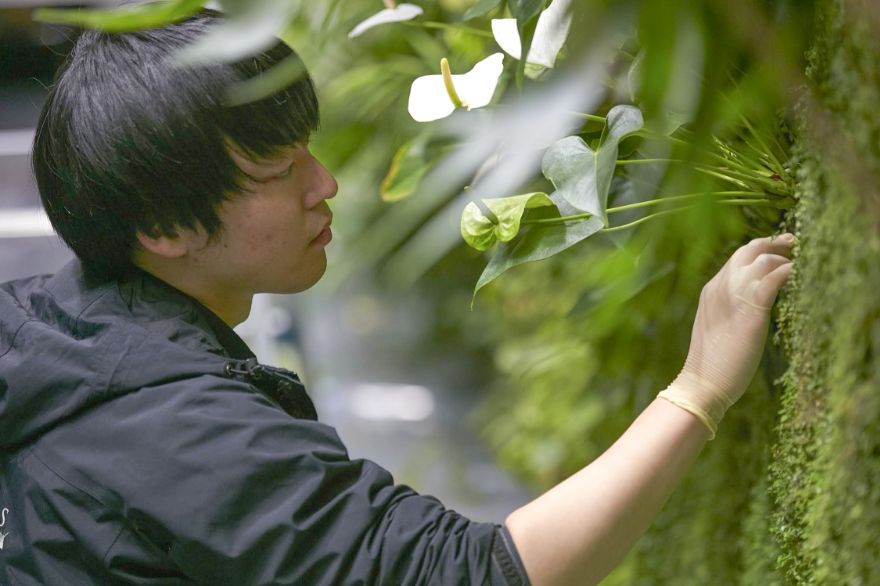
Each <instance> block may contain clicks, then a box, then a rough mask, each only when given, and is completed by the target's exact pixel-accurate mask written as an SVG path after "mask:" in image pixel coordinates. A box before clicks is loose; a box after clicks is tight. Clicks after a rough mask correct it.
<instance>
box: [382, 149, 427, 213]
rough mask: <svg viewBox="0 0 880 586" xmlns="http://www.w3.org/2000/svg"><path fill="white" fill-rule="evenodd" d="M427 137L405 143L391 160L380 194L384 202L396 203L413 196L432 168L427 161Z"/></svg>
mask: <svg viewBox="0 0 880 586" xmlns="http://www.w3.org/2000/svg"><path fill="white" fill-rule="evenodd" d="M426 138H427V137H425V136H417V137H416V138H414V139H412V140H410V141H407V142H405V143H404V144H403V145H402V146H401V147H400V148H399V149H397V152H396V153H394V157H393V158H392V159H391V166H390V167H389V168H388V174H387V175H385V179H383V180H382V185H381V186H380V188H379V193H380V194H381V196H382V200H383V201H387V202H395V201H400V200H402V199H406V198H407V197H409V196H410V195H412V194H413V193H414V192H415V190H416V188H417V187H418V186H419V183H420V182H421V180H422V177H424V176H425V173H427V172H428V169H429V168H430V164H429V161H428V160H427V152H426Z"/></svg>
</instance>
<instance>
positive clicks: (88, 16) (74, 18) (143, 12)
mask: <svg viewBox="0 0 880 586" xmlns="http://www.w3.org/2000/svg"><path fill="white" fill-rule="evenodd" d="M204 4H205V0H170V1H169V2H150V3H147V4H135V5H129V6H121V7H119V8H113V9H80V8H40V9H38V10H37V11H36V12H35V13H34V20H36V21H39V22H46V23H49V24H66V25H73V26H80V27H85V28H95V29H101V30H104V31H107V32H111V33H118V32H127V31H135V30H142V29H147V28H155V27H159V26H162V25H165V24H168V23H171V22H177V21H180V20H183V19H185V18H187V17H188V16H191V15H193V14H195V13H196V12H198V11H199V10H200V9H201V8H202V6H203V5H204Z"/></svg>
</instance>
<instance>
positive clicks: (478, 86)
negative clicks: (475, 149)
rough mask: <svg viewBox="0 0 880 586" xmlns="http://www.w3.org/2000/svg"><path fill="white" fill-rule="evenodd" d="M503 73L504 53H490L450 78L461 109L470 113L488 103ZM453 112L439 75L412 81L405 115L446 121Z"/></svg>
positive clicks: (452, 106) (453, 106) (418, 120)
mask: <svg viewBox="0 0 880 586" xmlns="http://www.w3.org/2000/svg"><path fill="white" fill-rule="evenodd" d="M503 71H504V54H503V53H493V54H492V55H489V56H488V57H486V58H485V59H483V60H482V61H480V62H479V63H477V64H476V65H474V67H473V69H471V70H470V71H468V72H467V73H463V74H461V75H453V76H451V77H452V85H453V86H454V87H455V92H456V93H457V94H458V97H459V99H461V106H462V108H464V109H466V110H473V109H474V108H482V107H483V106H485V105H487V104H488V103H489V102H491V101H492V96H493V95H494V94H495V88H496V87H497V86H498V78H500V77H501V73H502V72H503ZM454 111H455V104H454V103H453V102H452V98H450V97H449V92H447V91H446V85H445V84H444V82H443V76H442V75H424V76H422V77H419V78H418V79H416V80H415V81H414V82H413V84H412V88H411V89H410V91H409V114H410V116H412V117H413V119H414V120H416V121H417V122H431V121H432V120H439V119H440V118H446V117H447V116H449V115H450V114H452V113H453V112H454Z"/></svg>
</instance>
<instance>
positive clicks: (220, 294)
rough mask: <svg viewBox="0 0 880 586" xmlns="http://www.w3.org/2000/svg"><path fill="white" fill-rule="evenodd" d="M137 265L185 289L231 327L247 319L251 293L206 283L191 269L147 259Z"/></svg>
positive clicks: (180, 289) (171, 284) (168, 282)
mask: <svg viewBox="0 0 880 586" xmlns="http://www.w3.org/2000/svg"><path fill="white" fill-rule="evenodd" d="M136 264H137V266H138V268H140V269H141V270H143V271H145V272H147V273H149V274H151V275H152V276H154V277H156V278H157V279H159V280H161V281H163V282H164V283H167V284H168V285H170V286H172V287H174V288H175V289H177V290H178V291H182V292H183V293H186V294H187V295H189V296H190V297H192V298H193V299H195V300H196V301H198V302H199V303H201V304H202V305H204V306H205V307H206V308H207V309H209V310H210V311H211V312H212V313H214V315H216V316H217V317H219V318H220V319H221V320H223V321H224V322H225V323H226V324H227V325H228V326H229V327H230V328H234V327H235V326H237V325H238V324H240V323H242V322H243V321H244V320H246V319H247V317H248V315H250V312H251V303H252V301H253V295H252V294H250V293H244V292H238V291H237V290H236V289H234V288H230V287H221V286H218V285H216V284H213V283H206V282H205V281H204V280H202V279H199V278H198V277H197V276H196V275H195V274H194V273H193V272H191V271H179V270H175V268H174V267H168V266H154V265H152V264H151V263H149V262H141V263H136Z"/></svg>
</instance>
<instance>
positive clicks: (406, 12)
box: [348, 4, 424, 39]
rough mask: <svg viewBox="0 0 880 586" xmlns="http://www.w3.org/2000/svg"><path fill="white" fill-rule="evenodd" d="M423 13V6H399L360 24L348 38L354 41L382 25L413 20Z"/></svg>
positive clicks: (352, 30) (387, 9) (380, 12)
mask: <svg viewBox="0 0 880 586" xmlns="http://www.w3.org/2000/svg"><path fill="white" fill-rule="evenodd" d="M422 12H424V11H423V10H422V8H421V6H416V5H415V4H398V5H397V6H395V7H394V8H386V9H385V10H381V11H379V12H377V13H376V14H374V15H373V16H371V17H370V18H368V19H366V20H364V21H362V22H360V23H359V24H358V25H357V26H356V27H354V28H353V29H351V32H350V33H348V38H349V39H353V38H355V37H357V36H359V35H362V34H363V33H365V32H366V31H368V30H370V29H371V28H373V27H374V26H379V25H380V24H386V23H389V22H402V21H404V20H412V19H414V18H415V17H417V16H418V15H420V14H421V13H422Z"/></svg>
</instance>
